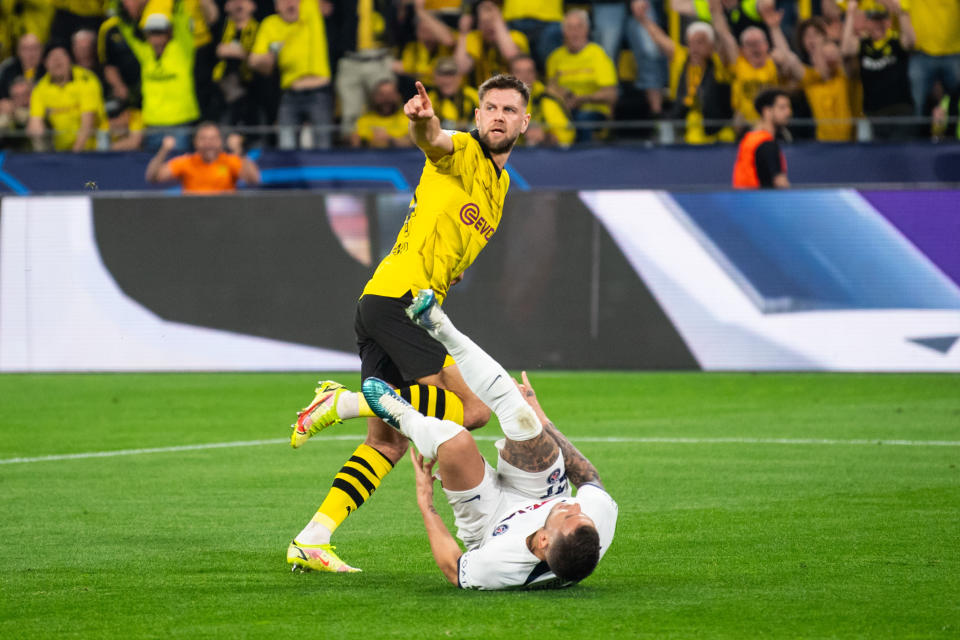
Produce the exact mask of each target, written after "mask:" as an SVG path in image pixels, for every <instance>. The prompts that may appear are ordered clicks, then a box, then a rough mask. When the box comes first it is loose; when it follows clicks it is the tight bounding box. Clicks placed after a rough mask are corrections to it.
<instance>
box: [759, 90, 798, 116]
mask: <svg viewBox="0 0 960 640" xmlns="http://www.w3.org/2000/svg"><path fill="white" fill-rule="evenodd" d="M780 96H783V97H784V98H789V97H790V96H788V95H787V92H786V91H784V90H783V89H764V90H763V91H761V92H760V93H758V94H757V97H756V98H754V99H753V107H754V109H756V110H757V113H758V114H760V116H761V117H763V110H764V109H768V108H770V107H772V106H773V105H774V103H776V101H777V98H779V97H780Z"/></svg>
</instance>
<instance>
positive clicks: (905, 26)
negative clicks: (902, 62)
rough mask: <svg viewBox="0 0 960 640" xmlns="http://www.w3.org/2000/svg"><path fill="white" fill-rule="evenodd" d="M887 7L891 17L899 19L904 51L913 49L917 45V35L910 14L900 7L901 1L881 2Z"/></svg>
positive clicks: (901, 44) (884, 0)
mask: <svg viewBox="0 0 960 640" xmlns="http://www.w3.org/2000/svg"><path fill="white" fill-rule="evenodd" d="M881 2H883V4H884V5H886V7H887V11H889V12H890V15H891V16H896V17H897V24H898V30H899V31H900V46H902V47H903V48H904V49H907V50H909V49H913V46H914V45H915V44H916V43H917V34H916V32H914V30H913V22H911V21H910V14H909V13H908V12H906V11H904V10H903V7H901V6H900V0H881Z"/></svg>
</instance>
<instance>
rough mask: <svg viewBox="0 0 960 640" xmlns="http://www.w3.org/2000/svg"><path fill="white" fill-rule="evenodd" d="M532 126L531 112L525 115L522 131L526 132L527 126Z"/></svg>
mask: <svg viewBox="0 0 960 640" xmlns="http://www.w3.org/2000/svg"><path fill="white" fill-rule="evenodd" d="M529 126H530V114H529V113H526V114H524V116H523V124H522V125H521V126H520V133H526V132H527V127H529Z"/></svg>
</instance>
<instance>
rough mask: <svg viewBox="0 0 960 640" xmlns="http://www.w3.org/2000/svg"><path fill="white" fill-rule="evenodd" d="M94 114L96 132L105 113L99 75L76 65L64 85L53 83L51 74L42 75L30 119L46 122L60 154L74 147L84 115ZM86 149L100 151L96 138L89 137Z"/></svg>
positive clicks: (32, 97) (54, 145)
mask: <svg viewBox="0 0 960 640" xmlns="http://www.w3.org/2000/svg"><path fill="white" fill-rule="evenodd" d="M91 112H92V113H93V114H94V123H93V129H94V131H95V130H96V129H97V127H98V126H99V124H100V122H99V121H100V118H101V117H102V114H103V112H104V107H103V90H102V89H101V87H100V80H98V79H97V76H96V75H94V74H93V73H92V72H91V71H87V70H86V69H84V68H83V67H77V66H74V67H73V69H72V78H71V79H70V81H68V82H67V83H66V84H65V85H63V86H60V85H57V84H54V83H53V82H51V81H50V75H49V74H47V75H45V76H43V78H41V80H40V82H38V83H37V86H36V87H34V89H33V93H32V94H31V95H30V116H31V117H36V118H43V119H44V120H46V122H47V124H48V125H49V126H50V128H51V129H52V130H53V131H54V135H53V148H54V149H56V150H57V151H69V150H70V149H72V148H73V143H74V142H75V141H76V139H77V131H78V130H79V129H80V119H81V116H82V115H83V114H84V113H91ZM86 148H87V149H96V148H97V137H96V135H91V136H90V138H89V140H87V146H86Z"/></svg>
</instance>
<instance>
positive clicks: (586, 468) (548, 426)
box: [517, 371, 603, 488]
mask: <svg viewBox="0 0 960 640" xmlns="http://www.w3.org/2000/svg"><path fill="white" fill-rule="evenodd" d="M520 376H521V379H522V380H523V384H518V385H517V387H518V388H519V389H520V393H522V394H523V397H524V399H525V400H526V401H527V404H529V405H530V407H531V408H532V409H533V411H534V412H535V413H536V414H537V418H539V419H540V424H542V425H543V431H544V433H546V434H547V435H549V436H550V437H551V438H553V440H554V441H555V442H556V443H557V446H558V447H559V448H560V452H561V453H563V464H564V466H565V467H566V470H567V479H568V480H569V481H570V483H571V484H573V486H575V487H577V488H580V487H581V486H582V485H585V484H595V485H597V486H599V487H600V488H603V483H602V482H600V474H599V473H597V468H596V467H595V466H593V464H592V463H591V462H590V461H589V460H587V457H586V456H585V455H583V454H582V453H580V451H579V450H578V449H577V448H576V447H575V446H573V443H571V442H570V441H569V440H568V439H567V437H566V436H565V435H563V434H562V433H560V431H559V430H558V429H557V428H556V427H555V426H553V423H552V422H550V418H548V417H547V414H546V413H544V412H543V408H542V407H541V406H540V402H539V401H538V400H537V393H536V392H535V391H534V390H533V386H532V385H531V384H530V379H529V378H528V377H527V372H526V371H523V372H521V374H520Z"/></svg>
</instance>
